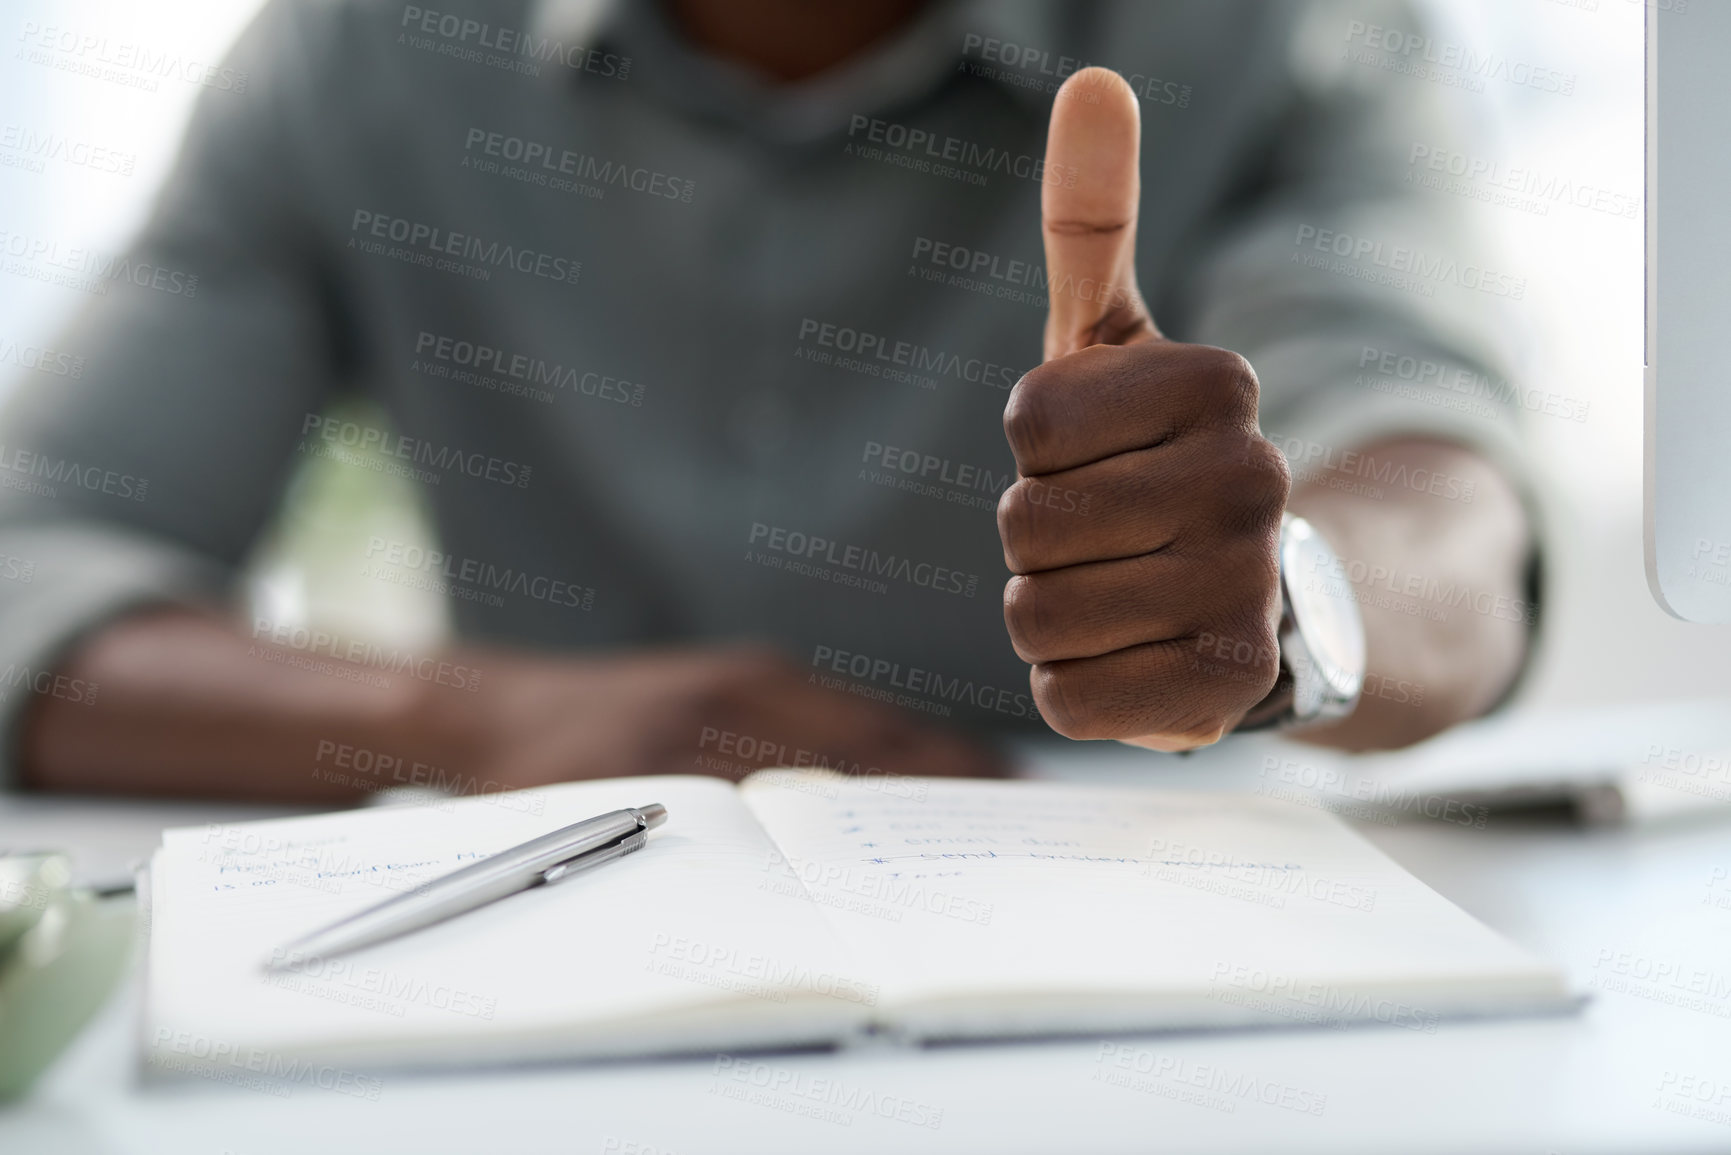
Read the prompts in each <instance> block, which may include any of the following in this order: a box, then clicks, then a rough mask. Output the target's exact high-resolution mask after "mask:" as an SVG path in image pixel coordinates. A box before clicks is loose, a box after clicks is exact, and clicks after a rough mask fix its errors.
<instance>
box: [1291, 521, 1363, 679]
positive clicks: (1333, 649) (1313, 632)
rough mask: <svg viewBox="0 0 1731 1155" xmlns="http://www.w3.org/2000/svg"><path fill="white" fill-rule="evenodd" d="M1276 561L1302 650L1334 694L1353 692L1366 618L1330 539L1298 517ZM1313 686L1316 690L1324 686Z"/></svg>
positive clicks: (1359, 669)
mask: <svg viewBox="0 0 1731 1155" xmlns="http://www.w3.org/2000/svg"><path fill="white" fill-rule="evenodd" d="M1280 564H1281V569H1282V571H1283V573H1284V574H1285V575H1286V592H1287V597H1288V598H1289V599H1290V600H1291V606H1292V617H1293V624H1294V626H1295V627H1296V629H1297V632H1298V634H1299V638H1300V640H1301V641H1302V642H1303V643H1304V650H1305V656H1306V657H1307V658H1308V659H1309V661H1310V663H1312V664H1314V666H1315V667H1316V670H1315V672H1316V674H1317V675H1319V676H1320V677H1321V679H1323V680H1326V682H1327V684H1328V688H1329V689H1331V690H1332V691H1333V692H1334V693H1335V694H1337V695H1345V696H1348V697H1353V698H1356V697H1357V695H1358V692H1359V687H1360V685H1361V684H1362V683H1363V681H1364V623H1363V619H1362V618H1361V617H1360V615H1359V609H1358V603H1357V602H1356V601H1354V599H1353V588H1352V582H1351V581H1350V580H1348V579H1347V576H1346V574H1345V572H1344V571H1343V570H1342V569H1341V566H1340V563H1339V562H1338V561H1337V560H1336V559H1335V556H1334V551H1333V550H1331V549H1329V548H1328V543H1326V542H1324V541H1323V540H1322V538H1321V536H1319V535H1318V534H1317V532H1316V531H1315V530H1313V529H1312V528H1311V527H1310V524H1309V523H1308V522H1306V521H1305V520H1304V519H1302V518H1296V517H1295V518H1293V519H1292V520H1291V521H1290V522H1289V523H1288V525H1287V527H1286V533H1285V534H1284V535H1283V536H1282V541H1281V558H1280ZM1295 672H1298V671H1296V670H1295ZM1299 680H1300V681H1301V682H1302V681H1303V678H1302V677H1300V679H1299ZM1313 689H1314V692H1315V693H1316V694H1317V695H1318V696H1320V695H1321V694H1322V692H1323V690H1324V687H1323V686H1321V685H1316V686H1314V688H1313ZM1300 694H1301V696H1306V695H1303V693H1302V690H1301V691H1300Z"/></svg>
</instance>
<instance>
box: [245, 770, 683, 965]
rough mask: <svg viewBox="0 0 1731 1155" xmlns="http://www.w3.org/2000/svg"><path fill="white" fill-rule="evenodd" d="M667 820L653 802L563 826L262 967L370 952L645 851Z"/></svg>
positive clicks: (334, 928) (293, 946) (289, 949)
mask: <svg viewBox="0 0 1731 1155" xmlns="http://www.w3.org/2000/svg"><path fill="white" fill-rule="evenodd" d="M666 821H667V808H666V807H665V806H662V805H661V804H660V803H658V802H654V803H650V804H649V805H648V806H642V807H628V808H627V809H624V810H614V811H611V812H609V813H607V814H603V815H601V816H599V817H597V818H590V819H586V820H585V821H583V822H578V823H576V824H574V825H571V826H565V827H561V828H560V829H558V830H555V831H553V832H552V833H551V834H543V835H542V836H541V837H540V838H536V839H534V840H532V841H529V842H525V843H523V845H521V846H514V847H512V848H511V849H510V850H506V851H502V852H501V853H499V854H495V855H492V856H491V857H489V858H483V859H481V860H480V861H479V862H472V863H470V864H469V865H468V866H465V867H463V868H462V869H460V870H454V871H452V872H451V873H450V874H444V875H440V876H439V877H438V878H435V879H433V880H432V881H430V882H424V883H422V884H421V885H420V886H417V887H416V888H415V889H414V890H411V891H407V892H405V893H403V894H399V895H396V896H394V897H392V898H388V899H386V900H385V901H384V902H381V903H379V904H377V905H376V906H369V907H367V908H366V909H365V910H363V911H360V912H359V913H356V914H351V915H349V916H348V917H347V918H344V919H342V920H340V921H338V922H334V923H332V924H331V925H329V926H327V927H322V928H321V929H319V930H315V931H313V932H312V933H311V934H307V935H303V936H302V937H300V938H298V939H295V940H294V941H293V942H290V943H285V944H284V945H282V946H279V947H277V948H276V949H275V950H273V951H271V953H270V958H268V959H267V960H265V964H264V967H265V969H266V970H288V969H293V968H294V967H296V966H300V965H304V964H305V963H306V961H307V960H309V959H319V958H325V957H328V956H330V955H335V954H342V953H344V952H346V951H351V950H358V949H359V948H361V947H363V946H372V945H373V944H374V943H379V942H384V941H386V940H388V939H393V938H397V937H398V936H400V935H405V934H408V933H409V932H410V931H415V930H420V929H421V928H422V927H424V926H431V925H432V924H433V923H435V922H443V921H444V920H445V919H448V918H454V917H455V916H457V915H459V914H463V913H466V912H467V911H471V910H474V909H475V908H476V907H479V906H485V905H486V904H487V903H489V902H497V901H498V900H499V899H501V898H505V897H507V896H508V895H512V894H516V893H518V892H519V891H524V890H529V889H530V888H532V887H536V886H541V885H544V884H546V883H549V882H557V881H558V880H559V879H561V878H567V877H569V876H570V875H573V874H576V873H577V872H578V871H580V870H588V869H589V868H590V867H592V866H599V865H601V864H602V863H603V862H611V861H613V860H614V859H615V858H622V857H624V856H625V855H627V854H630V853H631V852H632V851H634V850H640V849H642V847H643V844H644V842H645V841H647V840H648V838H649V832H650V831H651V830H654V829H655V828H656V827H657V826H660V825H661V824H662V823H663V822H666Z"/></svg>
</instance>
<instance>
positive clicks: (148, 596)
mask: <svg viewBox="0 0 1731 1155" xmlns="http://www.w3.org/2000/svg"><path fill="white" fill-rule="evenodd" d="M324 7H325V6H322V5H318V4H296V3H285V2H281V0H272V2H271V3H269V4H267V5H266V6H265V8H264V9H263V10H262V11H261V13H260V14H259V16H258V17H257V18H256V19H255V21H254V22H253V23H252V25H251V26H250V27H249V28H248V29H247V31H246V32H245V33H244V34H243V36H242V38H241V40H240V41H239V42H238V44H237V45H236V47H235V48H234V49H233V50H232V51H231V53H230V54H229V57H228V59H227V60H226V62H225V66H224V67H225V69H226V71H225V72H222V73H219V75H220V76H222V77H223V78H224V79H225V81H226V84H225V85H222V86H212V87H209V88H207V90H206V91H205V92H204V93H203V94H202V95H201V97H200V99H199V100H198V102H197V103H196V105H195V109H194V113H193V116H192V119H191V122H190V124H189V127H188V129H187V133H186V137H185V139H184V141H183V144H182V147H181V152H180V155H179V157H178V159H177V161H176V163H175V165H174V167H173V170H172V172H171V174H170V176H169V178H168V180H167V182H166V184H165V186H164V188H163V190H162V192H161V193H160V194H159V197H158V199H157V201H156V203H155V205H154V207H153V209H152V211H151V214H150V216H149V218H148V221H147V224H146V226H145V227H144V229H143V230H142V232H141V234H140V236H139V237H138V239H137V240H136V242H135V243H134V244H133V245H132V246H131V248H130V249H129V251H128V252H126V253H125V254H124V255H123V256H122V257H120V258H118V259H117V260H116V261H115V263H114V266H113V267H112V268H111V269H108V270H106V271H105V275H104V276H102V277H101V278H100V279H95V280H93V282H92V284H91V285H90V286H88V288H89V290H90V292H91V296H92V299H91V301H90V303H89V304H88V305H87V306H86V307H85V308H83V310H82V312H81V313H80V314H79V315H78V317H77V318H76V319H75V321H74V322H73V324H72V326H71V328H70V331H69V332H68V333H66V334H65V335H64V337H63V339H62V340H61V341H59V342H57V343H56V345H55V347H56V348H57V349H63V350H66V351H67V353H68V355H69V356H68V364H69V365H70V366H72V367H74V368H75V369H76V370H77V375H76V376H73V375H71V374H68V375H67V376H49V375H46V374H43V373H40V372H36V373H29V374H25V375H24V377H25V378H27V379H21V380H18V381H16V382H13V383H11V384H12V387H11V389H10V390H9V393H8V396H7V399H6V404H5V408H4V411H3V412H0V559H4V562H3V564H0V574H3V575H6V576H7V577H8V578H9V580H0V695H3V696H0V779H5V780H9V779H10V777H11V770H12V765H13V763H14V761H15V754H16V749H17V737H18V728H19V725H20V720H21V717H22V715H23V713H24V710H25V708H26V704H27V702H28V701H29V700H30V699H31V697H32V695H33V693H56V692H60V691H61V690H62V689H64V687H58V688H57V683H56V681H55V679H54V675H53V670H54V667H55V664H56V662H57V661H59V660H60V659H61V658H63V656H64V654H65V652H66V651H67V650H68V648H69V647H71V646H72V645H73V644H75V643H76V642H77V641H78V639H79V638H80V637H81V636H83V635H84V634H86V633H87V632H89V631H91V630H92V629H94V628H96V627H98V626H99V625H101V624H103V623H104V622H106V621H107V620H109V619H111V618H113V617H114V616H116V615H118V614H121V613H124V612H126V611H128V610H131V609H134V608H137V607H140V606H142V605H147V604H157V603H162V604H200V603H202V604H210V603H212V602H215V601H220V600H222V599H224V598H225V597H226V596H227V594H228V591H229V589H230V587H231V585H232V582H233V579H234V575H235V573H236V570H237V567H238V565H239V564H240V562H241V560H242V559H243V558H244V557H245V555H246V554H247V552H248V550H249V548H250V546H251V544H252V542H253V540H254V538H255V537H256V535H257V534H258V532H259V531H260V529H261V527H262V526H263V525H264V524H265V523H266V521H267V519H268V518H269V516H270V514H271V512H272V510H273V509H274V506H275V503H276V501H277V497H278V493H279V491H280V488H281V485H282V483H283V480H284V478H285V475H286V474H287V473H288V471H289V468H290V465H291V462H292V460H293V458H294V454H295V446H296V442H297V439H298V438H299V436H300V433H301V430H302V429H304V428H305V424H306V419H307V415H308V414H317V413H318V412H319V411H320V410H321V408H322V406H323V405H324V402H325V399H326V396H327V393H328V392H329V391H330V390H331V388H332V385H333V383H334V382H335V381H336V380H338V379H339V377H340V376H341V375H342V372H343V361H344V352H343V346H344V341H343V340H342V335H341V333H340V331H339V328H338V325H337V323H336V321H335V319H334V318H335V317H336V316H337V315H338V314H337V311H336V310H335V309H334V308H333V307H332V302H331V301H330V293H329V292H328V291H327V289H326V287H327V286H328V285H329V283H330V281H329V278H328V277H327V276H326V274H325V273H324V272H323V271H322V270H321V268H320V258H319V257H318V256H317V252H318V250H317V249H316V247H315V246H314V245H313V243H312V242H311V239H310V238H311V235H312V234H311V230H310V229H309V228H308V227H307V226H306V224H305V222H304V220H303V218H302V217H301V216H300V214H301V213H303V212H304V211H305V210H304V208H302V207H298V206H300V205H302V204H304V201H303V199H302V191H303V190H302V189H301V188H300V187H299V185H300V182H301V181H302V180H303V179H304V178H305V176H306V169H305V162H306V160H307V159H308V158H309V156H310V155H312V154H310V153H309V149H308V147H307V142H308V141H309V140H310V139H312V137H311V136H310V135H309V132H310V126H309V124H308V121H309V119H310V113H311V110H310V109H309V107H308V104H309V101H308V99H307V97H308V95H309V94H310V93H311V92H312V91H314V89H315V86H316V85H317V83H318V81H317V79H316V77H317V64H318V61H319V53H318V52H317V51H315V48H314V45H313V44H312V43H311V40H310V38H309V35H308V27H307V25H308V24H309V22H310V21H312V20H313V19H314V18H315V17H316V16H317V14H318V13H319V12H321V11H322V10H323V9H324ZM76 692H78V693H83V692H84V690H79V691H76ZM95 692H97V693H99V692H100V687H96V688H95Z"/></svg>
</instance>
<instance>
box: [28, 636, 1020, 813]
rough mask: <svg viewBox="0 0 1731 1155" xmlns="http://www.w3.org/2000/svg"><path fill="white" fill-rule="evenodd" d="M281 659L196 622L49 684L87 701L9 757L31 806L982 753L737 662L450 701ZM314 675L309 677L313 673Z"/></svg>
mask: <svg viewBox="0 0 1731 1155" xmlns="http://www.w3.org/2000/svg"><path fill="white" fill-rule="evenodd" d="M297 656H299V655H298V654H297V652H296V651H293V650H280V649H279V648H278V647H276V646H274V645H272V644H270V643H268V642H257V641H254V640H253V639H250V638H248V637H247V636H246V635H245V634H244V633H243V632H241V631H240V630H237V629H236V628H235V627H234V626H233V625H231V624H230V623H228V622H226V621H224V620H222V619H220V618H217V617H215V616H213V615H205V614H197V613H191V612H187V611H181V610H171V611H143V612H141V613H139V614H136V615H131V616H128V617H123V618H120V619H117V620H116V621H114V622H112V623H110V624H109V625H107V626H106V627H104V628H103V629H101V630H98V631H97V632H96V633H95V634H93V635H92V636H91V637H89V638H87V639H85V641H84V642H83V643H82V644H81V645H80V646H78V647H77V648H76V649H75V650H74V651H73V653H72V654H70V655H69V656H68V657H67V659H66V661H65V662H64V663H63V665H62V668H61V669H62V673H63V674H64V675H65V676H66V677H67V678H69V679H73V680H77V681H81V682H82V683H83V684H85V685H88V686H93V687H94V686H100V687H101V690H102V692H101V695H100V696H97V697H93V698H85V699H83V700H81V701H76V702H75V701H71V700H63V699H61V698H58V697H51V696H47V695H33V697H35V698H36V700H35V701H34V702H32V703H31V706H30V713H29V715H28V716H27V724H26V729H25V733H24V739H23V741H22V743H21V744H20V745H21V749H20V751H19V755H20V762H21V764H22V770H23V774H22V777H23V780H24V782H25V784H27V785H29V786H33V787H35V788H37V789H46V790H99V791H118V792H124V793H132V794H180V795H206V796H212V797H237V798H238V797H248V798H256V799H270V800H273V801H295V802H324V803H328V802H340V801H349V800H353V799H354V798H356V797H358V796H360V795H362V794H365V793H368V792H370V791H374V790H381V789H383V788H385V787H387V786H399V785H413V784H416V783H422V784H432V785H437V786H442V787H446V788H449V789H452V790H454V791H456V792H458V793H466V794H472V793H491V792H494V791H497V790H503V789H517V788H519V787H527V786H543V785H546V784H547V783H549V782H563V781H566V780H568V779H583V778H615V777H621V776H624V775H628V774H715V775H720V776H722V777H726V778H741V777H743V776H745V775H746V774H748V773H750V772H751V771H753V770H760V769H764V768H766V767H770V766H780V765H818V766H829V767H832V768H835V769H841V770H847V771H862V772H875V771H883V772H886V773H898V774H993V773H999V772H1001V770H1002V766H1001V764H1000V763H999V761H998V760H997V758H996V756H995V755H994V754H993V753H992V752H991V751H989V750H987V749H985V748H984V747H982V746H979V745H976V744H975V743H974V742H972V741H970V740H969V739H966V738H964V737H962V736H960V735H957V734H951V733H947V732H945V731H943V730H939V729H937V728H935V727H932V726H928V725H926V724H924V723H923V722H921V721H920V720H918V719H917V718H913V717H910V716H909V715H907V714H905V713H903V712H901V711H899V710H895V709H892V708H890V707H888V706H883V705H879V704H878V703H875V702H868V701H865V700H863V699H861V698H858V697H856V696H854V695H852V694H848V693H845V692H842V691H840V690H829V689H824V688H822V687H820V686H817V685H814V684H812V682H811V678H810V674H811V671H810V670H808V669H803V668H801V667H799V666H797V665H795V664H794V663H792V662H790V661H788V660H787V659H785V658H782V657H778V656H776V655H774V654H772V653H769V652H767V651H761V650H755V649H743V648H735V649H717V650H698V649H691V650H682V651H664V652H661V653H636V654H626V655H619V656H612V657H598V658H575V659H571V658H554V657H541V656H538V655H531V654H523V653H515V652H511V651H506V650H461V651H457V652H455V653H452V654H450V655H448V657H449V662H450V664H451V665H453V666H455V667H460V668H462V669H465V670H466V671H468V675H467V677H466V678H464V679H461V680H460V681H461V684H446V683H445V682H442V681H439V680H430V679H422V678H416V677H412V676H409V675H407V674H398V673H391V674H381V672H380V671H379V670H377V669H375V668H373V667H370V666H357V665H353V664H351V663H348V662H345V661H343V660H341V659H340V658H334V657H333V658H328V659H322V660H321V661H319V662H318V663H315V664H309V666H308V667H303V666H301V665H299V664H296V663H295V662H294V660H293V659H295V658H296V657H297ZM312 666H316V668H312Z"/></svg>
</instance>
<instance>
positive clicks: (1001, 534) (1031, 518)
mask: <svg viewBox="0 0 1731 1155" xmlns="http://www.w3.org/2000/svg"><path fill="white" fill-rule="evenodd" d="M998 538H999V540H1001V541H1002V542H1003V545H1004V564H1005V565H1007V566H1009V567H1010V569H1011V571H1013V572H1015V573H1026V572H1027V571H1028V570H1029V569H1031V568H1033V562H1034V558H1035V554H1036V552H1037V551H1036V548H1035V543H1036V541H1037V540H1038V535H1037V515H1036V513H1035V506H1034V503H1033V502H1032V501H1030V500H1029V499H1028V483H1027V479H1026V478H1020V479H1018V480H1016V481H1015V482H1013V483H1012V484H1011V485H1010V486H1009V488H1007V489H1005V490H1004V495H1003V496H1002V497H1000V498H999V499H998Z"/></svg>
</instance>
